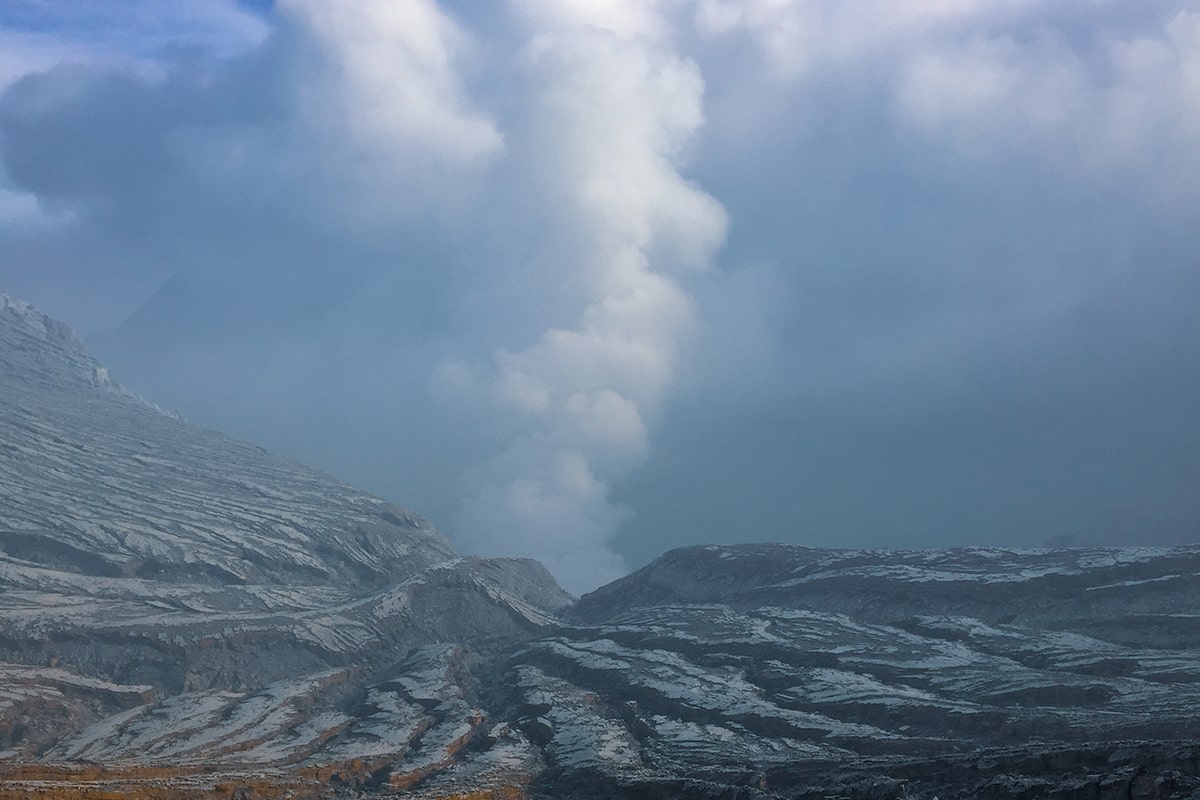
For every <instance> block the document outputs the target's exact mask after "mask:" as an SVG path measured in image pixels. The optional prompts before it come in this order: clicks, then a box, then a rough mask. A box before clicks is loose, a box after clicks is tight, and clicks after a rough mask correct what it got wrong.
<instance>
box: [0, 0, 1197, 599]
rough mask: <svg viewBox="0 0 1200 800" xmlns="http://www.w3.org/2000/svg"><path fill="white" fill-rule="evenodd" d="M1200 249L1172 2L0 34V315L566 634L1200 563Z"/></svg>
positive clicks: (1191, 88)
mask: <svg viewBox="0 0 1200 800" xmlns="http://www.w3.org/2000/svg"><path fill="white" fill-rule="evenodd" d="M1197 208H1200V0H1192V1H1191V2H1160V1H1159V0H1145V2H1138V3H1129V2H1125V0H1038V1H1037V2H1033V0H911V1H910V2H905V3H895V2H892V0H862V1H861V2H856V3H844V2H841V1H840V0H738V1H737V2H734V1H733V0H505V2H497V3H487V4H480V3H467V2H461V0H443V2H441V3H438V2H435V0H342V2H338V3H328V2H325V0H276V1H275V2H268V1H265V0H262V1H259V2H234V0H208V1H207V2H203V3H177V2H173V0H121V1H120V2H117V0H94V2H89V3H87V4H67V3H59V2H50V1H49V0H5V2H3V3H0V286H3V287H4V288H5V289H6V290H7V291H8V292H10V293H11V294H14V295H17V296H20V297H22V298H24V299H26V300H29V301H31V302H33V303H35V304H36V305H38V306H39V307H40V308H42V309H43V310H45V311H47V312H48V313H50V314H52V315H54V316H57V317H59V318H61V319H64V320H66V321H68V322H69V323H71V324H72V325H74V326H75V327H76V328H78V329H79V330H80V331H81V332H82V334H83V335H84V337H85V339H86V340H87V341H88V342H89V344H90V345H91V346H92V348H93V349H94V350H95V351H96V352H97V353H98V354H99V355H100V357H101V358H102V359H103V360H104V361H106V362H107V363H108V364H109V365H110V367H111V369H112V372H113V374H114V375H115V377H116V378H117V379H119V380H121V381H122V382H124V383H125V384H127V385H129V386H131V387H132V388H134V389H135V390H137V391H139V392H140V393H142V394H143V395H144V396H146V397H148V398H149V399H151V400H154V401H155V402H158V403H160V404H162V405H165V406H169V407H172V408H175V409H177V410H178V411H180V412H181V413H182V414H183V415H184V416H185V417H186V418H188V419H190V420H192V421H194V422H197V423H199V424H202V425H205V426H208V427H213V428H217V429H220V430H223V431H226V432H228V433H231V434H233V435H236V436H240V437H243V438H247V439H251V440H253V441H256V442H259V443H261V444H263V445H264V446H266V447H268V448H270V449H272V450H274V451H276V452H278V453H281V454H283V455H286V456H288V457H291V458H295V459H298V460H301V461H304V462H307V463H310V464H313V465H315V466H317V467H319V468H321V469H324V470H326V471H328V472H330V473H332V474H334V475H336V476H338V477H340V478H342V479H344V480H346V481H348V482H350V483H354V484H356V485H358V486H361V487H363V488H365V489H368V490H370V491H372V492H375V493H377V494H379V495H381V496H383V497H386V498H387V499H389V500H392V501H395V502H397V503H400V504H402V505H405V506H407V507H410V508H412V509H414V510H416V511H417V512H419V513H421V514H423V515H425V516H427V517H429V518H430V519H431V520H432V521H433V522H434V524H436V525H437V526H438V527H439V528H441V529H442V530H443V531H445V532H446V533H447V535H449V536H450V538H451V540H452V541H453V542H454V543H455V544H456V546H457V547H458V548H459V549H460V550H461V551H463V552H469V553H479V554H483V555H503V556H530V557H536V558H539V559H541V560H542V561H543V562H544V563H546V564H547V566H549V567H550V569H551V571H552V572H554V574H555V575H556V576H557V577H558V578H559V580H560V581H561V582H562V583H563V584H564V586H565V587H566V588H568V589H569V590H571V591H574V592H577V593H579V592H584V591H587V590H590V589H592V588H594V587H596V586H598V585H599V584H601V583H603V582H606V581H608V580H611V579H612V578H615V577H618V576H619V575H621V574H623V573H625V572H627V571H628V570H630V569H632V568H636V567H637V566H640V565H641V564H644V563H646V562H647V561H648V560H650V559H652V558H654V557H656V556H657V555H658V554H660V553H661V552H663V551H664V550H666V549H669V548H671V547H677V546H682V545H687V544H696V543H709V542H740V541H763V540H775V541H787V542H794V543H797V544H806V545H812V546H822V547H829V546H839V547H840V546H848V547H889V548H919V547H943V546H966V545H995V546H1020V547H1025V546H1038V545H1042V544H1044V543H1046V542H1048V541H1075V542H1078V541H1099V542H1104V543H1115V542H1118V541H1122V542H1123V541H1130V542H1138V541H1145V542H1158V541H1168V540H1181V537H1182V538H1185V539H1194V538H1195V533H1194V532H1195V531H1196V530H1200V415H1198V414H1197V409H1200V355H1198V354H1200V313H1197V310H1196V307H1197V298H1200V216H1197V212H1196V209H1197ZM1089 537H1090V538H1089Z"/></svg>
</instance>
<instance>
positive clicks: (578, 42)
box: [457, 3, 726, 590]
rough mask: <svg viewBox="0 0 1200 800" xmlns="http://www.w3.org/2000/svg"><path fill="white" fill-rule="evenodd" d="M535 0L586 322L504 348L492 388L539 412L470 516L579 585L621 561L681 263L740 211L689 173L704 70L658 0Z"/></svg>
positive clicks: (563, 250)
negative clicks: (620, 480) (620, 490)
mask: <svg viewBox="0 0 1200 800" xmlns="http://www.w3.org/2000/svg"><path fill="white" fill-rule="evenodd" d="M521 5H522V8H523V9H524V10H525V12H526V14H527V15H528V18H529V22H530V26H531V27H532V29H533V30H532V37H531V41H532V44H531V45H530V46H529V47H528V48H527V50H526V59H525V63H526V69H527V71H528V73H529V77H530V79H531V85H532V86H533V89H534V91H535V93H536V99H535V100H534V102H533V104H532V109H533V110H532V118H533V119H535V120H536V121H537V124H536V126H535V128H534V130H533V132H532V136H533V137H534V138H535V139H536V140H537V141H538V142H539V144H540V148H539V156H540V159H541V163H539V164H534V165H531V166H532V168H533V169H535V170H538V171H539V172H540V173H541V174H539V175H538V176H537V178H536V185H538V186H540V187H541V188H542V191H544V192H545V195H544V196H543V197H541V198H539V203H540V208H541V213H542V214H544V215H545V216H546V218H547V221H548V223H549V224H550V226H552V227H556V228H560V229H562V230H566V231H569V232H570V234H569V236H567V237H566V240H565V241H564V239H563V238H562V237H558V238H548V239H546V240H544V242H545V246H547V247H549V248H550V250H549V252H545V253H542V254H541V256H542V257H545V258H548V259H551V260H557V261H558V264H559V267H558V268H559V270H560V271H561V272H562V273H563V274H564V275H566V276H571V277H569V278H568V280H572V281H573V282H575V283H576V284H577V285H579V286H581V287H582V292H581V307H580V308H579V309H578V311H577V312H576V314H577V316H576V317H575V322H574V325H573V326H572V327H553V328H550V329H548V330H546V331H545V332H544V333H543V334H542V336H541V337H540V338H539V340H538V341H537V342H536V343H534V344H533V345H531V346H529V347H527V348H525V349H523V350H519V351H515V352H512V351H507V350H501V351H500V352H498V353H497V354H496V357H495V367H496V371H497V372H496V377H495V387H496V388H495V390H494V393H495V395H496V396H497V397H499V398H500V399H501V400H502V401H504V402H506V403H508V404H511V406H513V407H515V408H517V409H519V410H520V411H521V412H523V413H524V414H526V415H527V424H528V428H527V432H526V433H525V434H524V435H523V436H521V437H520V438H518V439H517V440H516V441H515V442H514V443H512V444H511V445H510V446H509V447H508V449H507V450H506V452H505V453H504V454H502V455H500V456H499V457H498V458H497V459H496V460H495V461H494V462H493V464H492V466H491V468H489V469H487V470H485V472H484V478H483V484H482V485H481V486H480V487H479V488H478V489H476V490H475V492H474V494H473V496H472V497H471V498H470V499H468V500H467V502H466V503H465V504H464V507H463V510H462V512H461V513H460V514H459V517H458V520H457V522H458V528H459V531H460V533H461V535H462V536H463V537H464V539H465V540H467V541H468V542H470V543H471V545H472V546H474V547H476V548H480V549H492V550H494V549H496V548H506V549H508V550H511V549H513V548H516V549H517V550H518V551H522V552H526V553H528V554H531V555H536V556H537V557H539V558H544V559H546V560H548V562H550V563H555V564H557V565H558V566H559V569H560V577H561V578H562V579H563V580H565V581H566V582H567V585H568V586H569V587H570V588H573V589H576V590H579V589H588V588H592V587H594V586H595V585H598V583H600V582H601V581H603V580H605V579H606V578H609V577H611V576H612V574H613V571H614V570H615V569H617V568H618V567H619V564H620V560H619V559H618V558H616V556H615V555H614V554H613V553H612V552H611V550H610V549H609V545H608V544H607V542H608V541H609V540H610V539H611V537H612V536H613V535H614V534H615V532H616V526H617V525H618V524H619V522H620V520H621V519H622V518H623V514H622V513H620V511H619V510H618V509H616V508H615V507H613V506H612V505H611V503H610V502H609V500H608V498H607V492H608V482H609V481H610V480H612V479H613V478H615V477H619V476H621V475H624V474H625V473H626V472H628V470H630V469H632V468H633V467H635V466H636V465H637V464H638V463H639V462H640V461H641V460H642V459H643V458H644V457H645V454H646V450H647V436H648V429H649V427H650V425H651V423H652V421H653V419H654V418H655V416H656V415H657V414H658V413H659V411H660V409H661V406H662V403H663V401H664V399H665V394H666V392H667V391H668V389H669V387H670V385H671V383H672V381H673V380H674V370H675V367H676V362H677V357H678V350H679V347H680V344H681V342H682V339H683V338H684V337H685V336H686V335H687V334H688V331H689V329H690V326H691V325H692V308H691V302H690V300H689V299H688V297H687V294H686V293H685V291H684V289H683V288H682V287H681V285H680V284H679V282H678V280H679V278H678V277H676V276H677V274H678V271H679V270H687V269H690V268H703V267H705V266H706V265H708V263H709V261H710V259H711V257H712V255H713V252H714V250H715V248H717V247H718V246H719V245H720V244H721V242H722V241H723V239H724V235H725V227H726V219H725V214H724V211H723V209H722V208H721V207H720V205H719V204H718V203H717V202H716V201H715V200H713V198H711V197H710V196H708V195H707V194H705V193H703V192H702V191H701V190H700V189H698V188H697V187H696V186H694V185H693V184H691V183H689V182H688V181H687V180H685V179H684V178H683V177H682V176H681V175H680V173H679V166H680V164H681V163H682V161H683V159H684V158H685V156H686V151H687V146H688V144H689V142H690V140H691V138H692V137H693V136H694V135H695V134H696V132H697V131H698V129H699V128H700V126H701V124H702V123H703V119H704V115H703V109H702V101H703V81H702V79H701V77H700V74H699V70H698V68H697V67H696V65H695V64H694V63H692V62H690V61H687V60H685V59H683V58H681V57H679V56H677V55H675V54H673V53H671V52H670V51H669V50H665V49H664V48H663V46H661V45H659V46H652V45H651V41H652V39H654V38H655V36H657V33H658V31H659V28H660V26H661V25H662V24H664V23H663V22H662V20H660V19H659V18H657V17H655V16H653V15H652V14H651V13H650V11H649V9H650V6H649V5H642V4H627V5H620V4H616V5H611V6H609V5H605V4H590V3H568V4H538V3H523V4H521ZM517 453H519V454H520V457H517V456H516V455H515V454H517ZM514 466H516V467H517V469H516V471H515V472H514V471H513V470H514ZM547 519H550V520H554V522H553V523H551V527H553V528H554V529H555V530H559V529H564V528H570V530H571V531H572V532H569V533H567V532H563V531H562V530H559V532H558V534H557V536H558V537H560V538H564V537H565V539H564V541H569V542H570V543H571V544H570V547H567V548H563V547H562V545H561V544H553V545H549V544H547V541H548V540H549V538H551V537H548V535H547V533H546V531H547V529H546V524H547V523H546V520H547Z"/></svg>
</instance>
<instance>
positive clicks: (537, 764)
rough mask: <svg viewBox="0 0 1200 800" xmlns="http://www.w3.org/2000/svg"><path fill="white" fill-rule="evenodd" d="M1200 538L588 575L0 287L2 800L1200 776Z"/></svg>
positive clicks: (1140, 787) (673, 562)
mask: <svg viewBox="0 0 1200 800" xmlns="http://www.w3.org/2000/svg"><path fill="white" fill-rule="evenodd" d="M1197 730H1200V547H1195V546H1190V547H1178V548H1168V549H1128V550H1102V549H1097V550H1045V551H1008V550H996V549H966V550H949V551H930V552H910V553H897V552H873V551H844V550H811V549H806V548H799V547H788V546H783V545H754V546H749V545H744V546H737V547H696V548H687V549H684V550H678V551H674V552H672V553H668V554H667V555H665V556H663V557H662V558H661V559H659V560H658V561H657V562H655V563H654V564H651V565H650V566H648V567H646V568H645V569H643V570H641V571H639V572H637V573H635V574H633V575H630V576H628V577H626V578H624V579H622V580H620V581H617V582H615V583H613V584H610V585H609V586H606V587H603V588H601V589H600V590H598V591H596V592H594V593H592V594H590V595H588V596H586V597H584V598H582V599H581V600H580V601H578V602H577V603H576V602H575V601H574V600H573V598H571V597H569V596H568V595H566V594H565V593H564V592H562V590H561V589H559V588H558V586H557V585H556V584H555V582H554V580H553V578H551V577H550V575H549V574H548V573H547V572H546V571H545V569H544V568H542V567H541V565H539V564H537V563H535V562H531V561H526V560H516V559H477V558H457V557H455V555H454V553H453V552H452V551H451V549H450V547H449V545H448V544H447V543H446V541H445V540H444V539H443V538H442V537H441V535H440V534H438V533H437V532H436V531H435V530H433V529H432V527H430V526H429V525H428V523H426V522H425V521H423V520H421V519H420V518H419V517H416V516H415V515H413V514H411V513H410V512H407V511H405V510H403V509H399V508H396V507H394V506H391V505H389V504H387V503H385V502H383V501H381V500H378V499H377V498H373V497H370V496H368V495H365V494H363V493H361V492H359V491H357V490H355V489H353V488H351V487H348V486H345V485H343V484H341V483H339V482H337V481H335V480H332V479H330V478H328V477H326V476H324V475H321V474H319V473H317V472H315V471H312V470H310V469H307V468H305V467H302V466H300V465H297V464H293V463H289V462H286V461H283V460H280V459H276V458H274V457H272V456H270V455H268V454H266V453H265V452H263V451H262V450H261V449H259V448H257V447H254V446H252V445H248V444H245V443H242V442H237V441H234V440H232V439H229V438H227V437H224V436H221V435H219V434H216V433H213V432H210V431H203V430H198V429H196V428H194V427H192V426H189V425H188V424H187V423H185V422H183V421H181V420H179V419H177V418H174V417H172V416H170V415H168V414H164V413H163V412H162V411H161V410H159V409H157V408H155V407H154V406H152V405H150V404H148V403H146V402H145V401H143V400H141V399H140V398H138V397H137V396H136V395H134V394H133V393H132V392H129V391H128V390H125V389H123V388H122V387H120V386H119V385H118V384H116V383H114V382H113V381H112V380H111V379H109V378H108V376H107V373H105V372H104V370H103V367H101V366H100V365H99V364H97V363H96V362H95V361H94V359H92V358H91V356H89V355H88V354H87V352H86V350H84V349H83V347H82V345H81V344H80V342H79V340H78V337H76V336H75V335H74V334H73V333H72V332H71V331H70V329H69V328H67V327H66V326H64V325H62V324H61V323H55V322H54V321H52V320H47V319H46V318H45V317H44V316H42V315H41V314H39V313H38V312H36V310H34V309H32V308H30V307H29V306H28V305H26V304H23V303H21V302H20V301H16V300H13V299H12V298H9V297H8V296H7V295H2V294H0V800H7V799H8V798H17V797H22V798H23V797H29V796H41V797H46V798H53V797H73V798H93V800H95V799H98V798H116V797H145V798H181V797H182V798H206V799H207V798H222V800H225V799H226V798H229V799H232V798H241V800H246V798H253V797H280V798H282V797H290V798H305V797H312V798H316V797H357V796H376V795H378V796H385V795H396V794H405V796H416V797H428V798H434V797H472V798H518V797H575V798H601V797H629V798H634V797H637V798H641V797H645V798H651V797H693V798H717V797H741V798H769V797H772V798H773V797H789V798H796V797H812V798H816V797H847V798H898V797H926V798H929V797H934V796H938V797H942V798H945V797H996V798H1034V797H1038V798H1041V797H1059V798H1108V797H1113V798H1115V797H1121V798H1196V797H1200V737H1198V736H1197V734H1196V731H1197Z"/></svg>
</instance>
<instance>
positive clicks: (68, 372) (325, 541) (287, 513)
mask: <svg viewBox="0 0 1200 800" xmlns="http://www.w3.org/2000/svg"><path fill="white" fill-rule="evenodd" d="M0 374H2V375H3V376H4V379H3V381H2V382H0V443H2V444H0V548H2V549H3V551H4V552H6V553H8V554H10V555H12V556H14V557H17V558H21V559H24V560H26V561H32V562H35V563H39V564H43V565H45V566H49V567H54V568H58V569H66V570H72V571H77V572H81V573H84V574H89V575H99V576H108V577H118V576H130V577H159V578H163V579H178V580H186V581H191V582H195V581H200V582H209V583H233V584H238V583H248V582H254V583H296V582H308V583H313V582H323V581H329V580H338V581H349V582H351V583H353V584H365V585H381V584H383V583H385V582H387V581H389V580H396V579H399V578H403V577H407V576H409V575H412V574H414V573H416V572H417V571H419V570H420V569H423V568H425V567H428V566H430V565H432V564H435V563H438V562H439V561H443V560H445V559H447V558H450V557H452V556H453V552H452V550H451V548H450V545H449V544H448V543H447V542H446V540H445V538H444V537H442V535H441V534H439V533H438V532H437V531H435V530H434V529H433V528H432V527H431V526H430V525H429V524H428V523H427V522H425V521H424V520H422V519H420V518H419V517H416V516H414V515H413V514H411V513H409V512H406V511H404V510H402V509H399V508H396V507H395V506H392V505H390V504H388V503H385V502H383V501H382V500H379V499H378V498H374V497H371V496H369V495H367V494H365V493H363V492H360V491H357V490H355V489H352V488H351V487H349V486H346V485H344V484H341V483H339V482H337V481H335V480H333V479H331V478H329V477H327V476H325V475H322V474H321V473H318V472H316V471H315V470H312V469H309V468H307V467H303V466H301V465H299V464H294V463H291V462H287V461H284V460H282V459H279V458H275V457H273V456H271V455H269V454H267V453H266V452H265V451H263V450H262V449H261V448H259V447H256V446H254V445H250V444H247V443H245V442H239V441H236V440H234V439H230V438H229V437H226V436H223V435H221V434H218V433H215V432H212V431H206V430H202V429H199V428H195V427H193V426H190V425H188V424H186V423H185V422H183V421H181V420H179V419H177V418H175V417H173V416H170V415H168V414H165V413H163V412H162V411H161V410H159V409H158V408H156V407H154V406H151V405H149V404H147V403H146V402H145V401H142V400H141V399H140V398H138V397H137V396H136V395H134V394H133V393H132V392H129V391H127V390H125V389H123V388H122V387H120V386H119V385H118V384H115V383H114V382H112V381H111V380H110V379H109V377H108V373H107V371H106V370H105V369H104V367H102V366H101V365H100V364H99V363H97V362H96V361H95V359H93V358H92V357H91V356H90V355H89V354H88V353H87V352H86V351H85V350H84V349H83V346H82V344H81V343H80V342H79V339H78V337H77V336H75V334H74V333H73V332H72V331H71V330H70V329H69V328H68V327H67V326H65V325H63V324H62V323H58V322H55V321H53V320H50V319H49V318H47V317H45V316H44V315H42V314H39V313H38V312H36V311H35V310H34V309H32V308H31V307H30V306H28V305H27V304H25V303H22V302H20V301H17V300H14V299H12V298H11V297H9V296H8V295H5V294H3V293H0ZM230 391H236V387H230Z"/></svg>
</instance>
